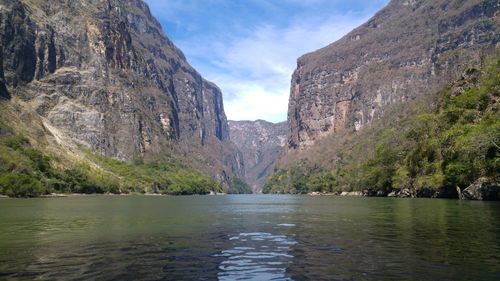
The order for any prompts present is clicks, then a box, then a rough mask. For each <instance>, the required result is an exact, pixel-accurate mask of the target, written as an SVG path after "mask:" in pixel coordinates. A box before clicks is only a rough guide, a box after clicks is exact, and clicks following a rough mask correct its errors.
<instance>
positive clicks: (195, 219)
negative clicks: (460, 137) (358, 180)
mask: <svg viewBox="0 0 500 281" xmlns="http://www.w3.org/2000/svg"><path fill="white" fill-rule="evenodd" d="M0 279H7V280H30V279H37V280H68V279H72V280H89V279H90V280H500V203H499V202H472V201H459V200H439V199H395V198H355V197H330V196H325V197H322V196H293V195H281V196H280V195H234V196H233V195H230V196H189V197H169V196H166V197H163V196H158V197H147V196H88V197H87V196H86V197H68V198H44V199H0Z"/></svg>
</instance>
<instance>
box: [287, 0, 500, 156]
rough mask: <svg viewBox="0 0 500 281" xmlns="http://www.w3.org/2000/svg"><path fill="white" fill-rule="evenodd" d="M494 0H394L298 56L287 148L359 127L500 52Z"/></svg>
mask: <svg viewBox="0 0 500 281" xmlns="http://www.w3.org/2000/svg"><path fill="white" fill-rule="evenodd" d="M499 5H500V4H499V3H498V1H492V0H468V1H462V0H453V1H448V0H437V1H436V0H393V1H391V2H390V3H389V4H388V5H387V7H385V8H384V9H383V10H381V11H380V12H378V13H377V14H376V15H375V16H374V17H373V18H371V19H370V20H369V21H368V22H367V23H365V24H363V25H361V26H360V27H358V28H356V29H355V30H353V31H352V32H350V33H349V34H347V35H346V36H344V37H343V38H342V39H340V40H339V41H337V42H335V43H333V44H331V45H329V46H327V47H325V48H323V49H320V50H318V51H316V52H313V53H309V54H306V55H304V56H302V57H301V58H299V59H298V62H297V69H296V70H295V72H294V74H293V77H292V85H291V94H290V103H289V110H288V121H289V123H290V135H289V140H288V148H289V149H292V150H293V149H300V148H304V147H307V146H310V145H312V144H313V143H314V142H315V141H316V140H318V139H321V138H322V137H324V136H327V135H330V134H336V133H338V132H340V131H343V130H348V131H359V130H360V129H361V128H363V127H364V126H365V125H366V124H369V123H371V122H372V121H373V120H375V119H377V118H379V117H380V116H382V115H383V113H384V111H385V109H386V108H387V106H388V105H390V104H393V103H396V102H405V101H411V100H414V99H415V98H416V97H418V96H421V95H425V94H428V93H431V92H433V91H437V90H439V89H440V88H442V87H444V86H445V85H446V84H447V83H449V82H450V81H451V80H452V79H453V78H455V77H457V76H459V75H460V74H461V72H462V70H463V69H464V68H465V67H466V66H471V65H475V64H477V63H478V62H480V61H481V58H482V57H484V56H485V55H486V54H488V53H494V52H496V51H498V43H499V41H500V24H499V15H498V13H499V12H498V11H499V8H500V6H499Z"/></svg>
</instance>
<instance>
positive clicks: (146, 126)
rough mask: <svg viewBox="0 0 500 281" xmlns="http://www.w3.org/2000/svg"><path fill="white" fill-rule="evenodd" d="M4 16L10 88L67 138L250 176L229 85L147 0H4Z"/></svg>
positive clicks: (2, 56) (120, 154)
mask: <svg viewBox="0 0 500 281" xmlns="http://www.w3.org/2000/svg"><path fill="white" fill-rule="evenodd" d="M0 19H1V20H0V37H1V40H0V42H2V44H1V45H0V51H1V52H0V95H1V96H2V97H9V95H8V94H9V93H7V92H6V89H9V91H10V95H12V96H18V97H20V98H22V99H23V100H24V101H26V102H27V103H28V105H29V106H31V107H32V108H34V109H35V110H36V112H37V113H38V114H39V115H40V116H41V117H43V118H44V120H45V121H44V122H46V123H47V127H50V128H54V129H55V130H57V133H58V134H62V135H64V136H66V138H64V139H66V140H71V141H72V142H74V143H75V144H77V145H79V146H82V147H85V148H87V149H90V150H91V151H93V152H95V153H97V154H100V155H102V156H107V157H112V158H115V159H119V160H124V161H132V160H133V159H136V158H144V159H156V158H160V159H161V158H162V157H168V156H169V155H170V154H171V153H177V155H179V156H181V157H187V158H188V159H186V161H187V162H190V163H192V165H194V166H195V168H198V169H200V170H202V171H205V172H206V173H207V174H211V175H212V176H213V177H214V178H216V176H217V175H223V177H218V178H217V180H218V181H219V182H221V183H228V182H229V181H230V178H231V176H232V174H237V175H243V171H242V170H239V169H238V167H239V165H238V164H237V162H238V155H237V150H236V148H235V147H234V145H233V144H232V143H231V142H230V140H229V127H228V124H227V120H226V115H225V113H224V106H223V101H222V93H221V91H220V90H219V88H218V87H217V86H216V85H215V84H213V83H210V82H209V81H206V80H205V79H203V77H202V76H201V75H200V74H199V73H198V72H197V71H196V70H195V69H194V68H193V67H191V66H190V65H189V64H188V62H187V61H186V58H185V57H184V55H183V53H182V52H181V51H180V50H179V49H178V48H177V47H176V46H175V45H174V44H173V43H172V42H171V41H170V39H169V38H167V36H166V35H165V34H164V32H163V30H162V27H161V25H160V23H159V22H158V21H157V20H156V19H155V18H154V17H153V16H152V15H151V13H150V10H149V8H148V6H147V4H146V3H144V2H143V1H141V0H128V1H119V0H107V1H101V0H81V1H62V0H54V1H50V3H48V2H47V1H24V0H3V1H1V4H0ZM51 133H53V134H56V132H55V131H53V132H51ZM61 139H62V138H61ZM62 145H67V146H69V144H64V143H62Z"/></svg>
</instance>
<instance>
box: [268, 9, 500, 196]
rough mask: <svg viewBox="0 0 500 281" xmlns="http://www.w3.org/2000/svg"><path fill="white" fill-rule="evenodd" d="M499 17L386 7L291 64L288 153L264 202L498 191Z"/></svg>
mask: <svg viewBox="0 0 500 281" xmlns="http://www.w3.org/2000/svg"><path fill="white" fill-rule="evenodd" d="M499 8H500V4H499V3H498V1H489V0H483V1H480V0H470V1H458V0H457V1H439V0H438V1H430V0H417V1H406V0H405V1H403V0H393V1H391V2H390V3H389V4H388V5H387V7H385V8H384V9H383V10H381V11H380V12H378V13H377V14H376V15H375V16H374V17H373V18H371V19H370V20H369V21H368V22H367V23H365V24H363V25H362V26H360V27H358V28H356V29H355V30H353V31H352V32H350V33H349V34H347V35H346V36H345V37H343V38H342V39H340V40H339V41H337V42H335V43H333V44H331V45H329V46H327V47H325V48H323V49H320V50H318V51H316V52H313V53H309V54H306V55H304V56H302V57H301V58H299V59H298V62H297V69H296V71H295V72H294V74H293V77H292V85H291V93H290V102H289V112H288V122H289V126H290V133H289V135H288V144H287V149H286V153H285V154H284V156H283V157H281V158H280V159H279V161H278V164H277V165H276V168H275V170H274V173H273V175H272V176H271V178H270V179H269V181H268V183H267V184H266V186H265V187H264V192H276V193H283V192H290V193H307V192H312V191H318V192H339V193H340V192H344V191H359V192H361V191H362V192H363V193H364V194H365V195H377V194H378V195H388V194H392V195H394V194H397V195H398V196H420V197H455V198H457V197H458V196H459V194H458V193H459V192H458V191H459V190H460V191H462V190H463V189H465V188H467V187H468V186H469V185H471V184H472V183H473V182H474V181H475V180H477V179H478V178H481V177H487V178H489V179H490V180H491V179H492V180H493V181H496V182H498V170H499V168H500V167H498V162H495V161H498V153H499V151H498V146H496V144H497V143H498V141H499V138H500V132H499V131H498V125H499V124H498V120H500V118H499V116H498V107H497V106H496V102H497V100H498V83H499V79H498V75H497V74H498V65H497V59H498V57H500V49H499V46H500V45H499V42H500V32H499V31H500V21H499ZM426 130H427V131H428V132H427V133H426ZM495 159H497V160H495ZM465 163H469V164H470V163H474V164H471V165H472V166H470V165H469V164H465ZM495 163H496V164H495Z"/></svg>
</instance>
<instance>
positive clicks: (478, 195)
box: [461, 178, 500, 201]
mask: <svg viewBox="0 0 500 281" xmlns="http://www.w3.org/2000/svg"><path fill="white" fill-rule="evenodd" d="M461 198H462V199H464V200H488V201H490V200H500V184H499V183H498V182H496V181H494V180H491V179H488V178H480V179H478V180H476V181H475V182H474V183H473V184H471V185H470V186H469V187H467V188H466V189H464V190H463V191H462V196H461Z"/></svg>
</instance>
